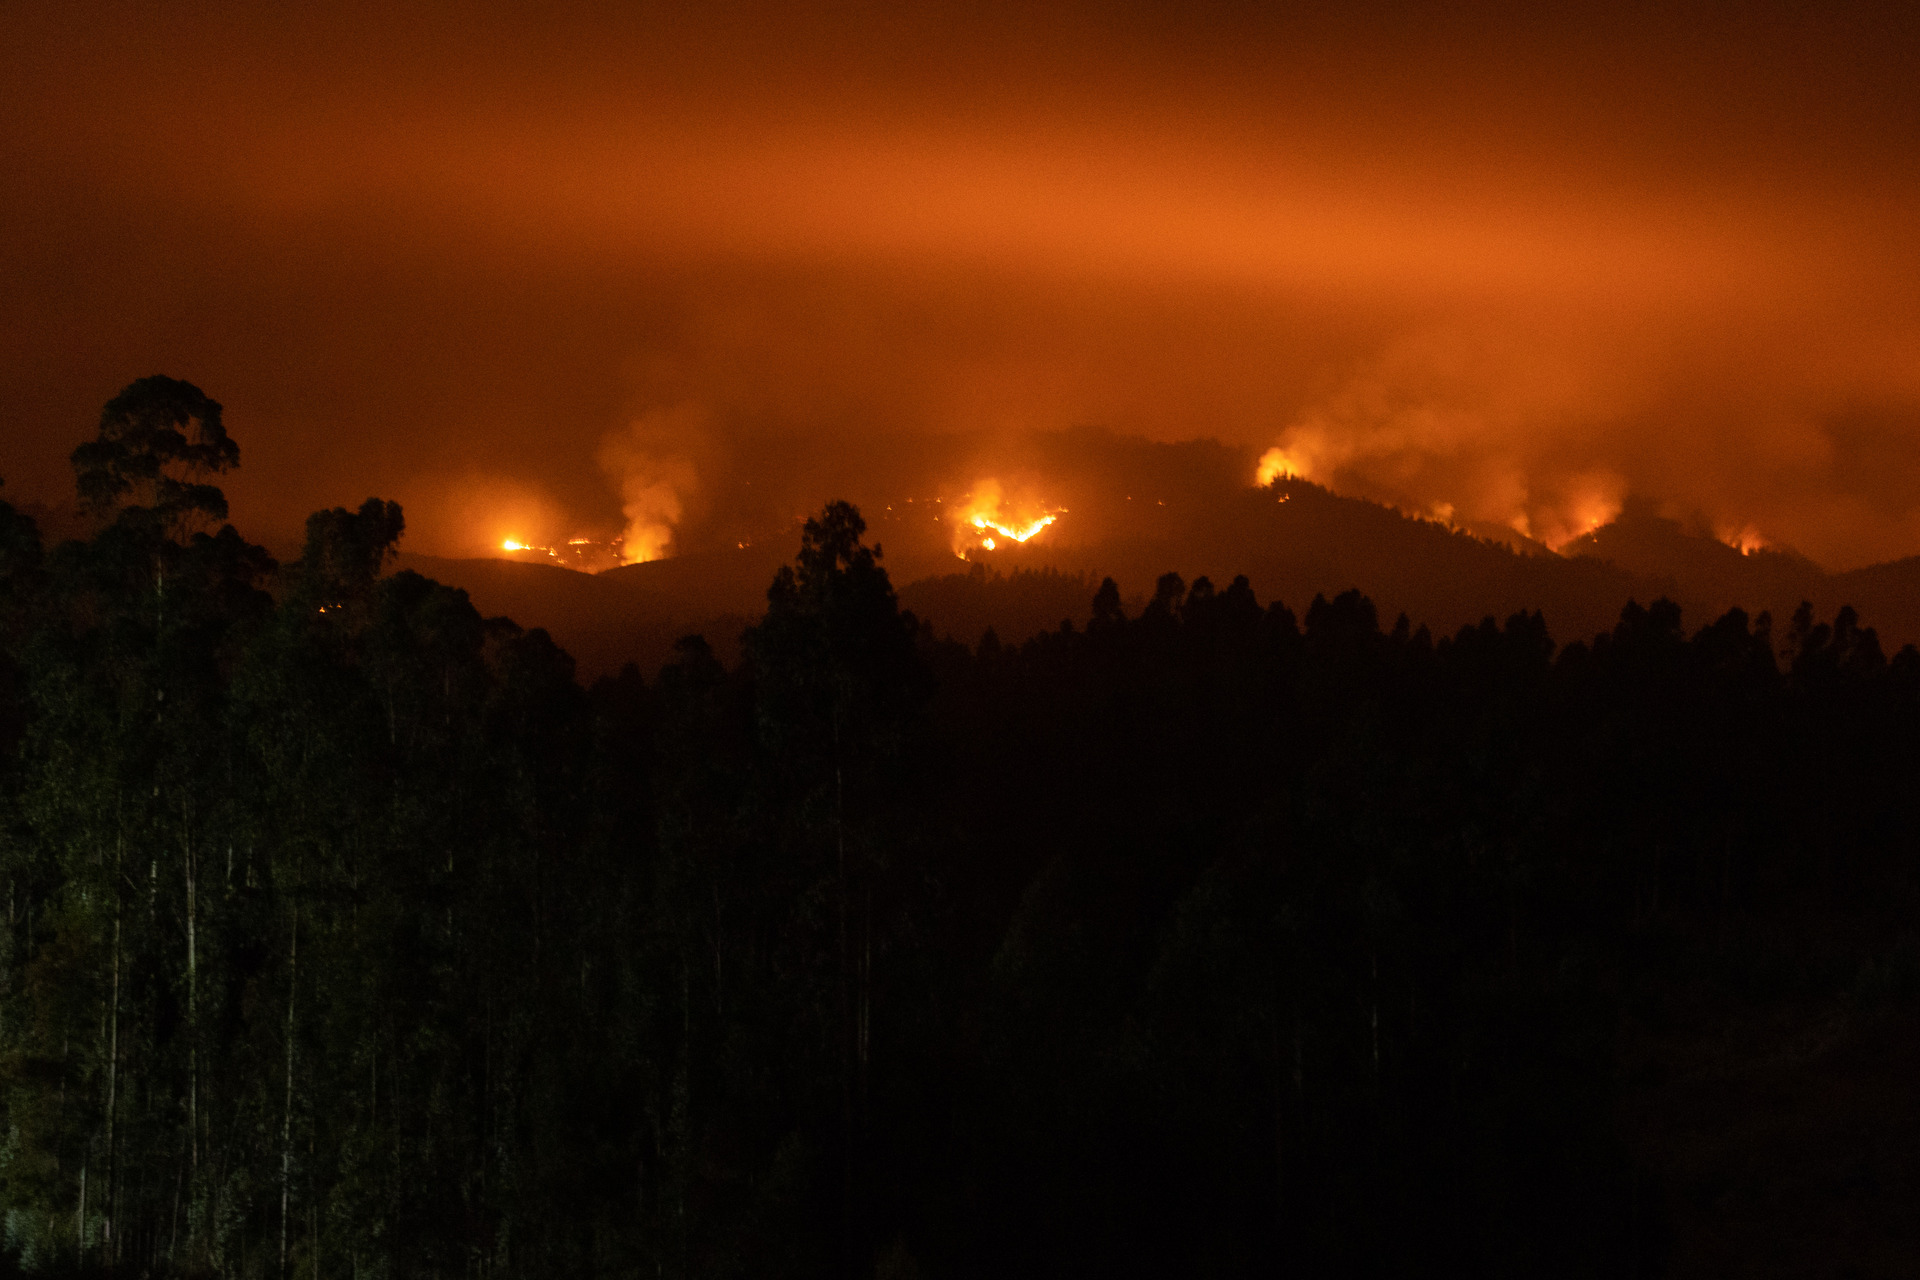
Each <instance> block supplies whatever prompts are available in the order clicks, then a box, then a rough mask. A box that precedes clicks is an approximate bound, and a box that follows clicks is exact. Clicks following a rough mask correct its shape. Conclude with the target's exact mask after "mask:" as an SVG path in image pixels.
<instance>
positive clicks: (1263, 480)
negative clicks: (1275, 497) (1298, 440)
mask: <svg viewBox="0 0 1920 1280" xmlns="http://www.w3.org/2000/svg"><path fill="white" fill-rule="evenodd" d="M1306 474H1307V464H1306V461H1305V459H1303V458H1300V457H1296V456H1295V455H1293V454H1290V453H1288V452H1287V451H1286V450H1285V449H1282V448H1280V447H1279V446H1277V445H1276V446H1275V447H1273V448H1271V449H1269V450H1267V451H1266V452H1265V453H1263V454H1261V455H1260V465H1259V467H1258V468H1257V469H1255V471H1254V473H1253V482H1254V483H1255V484H1256V485H1258V486H1259V487H1260V488H1262V489H1264V488H1266V487H1267V486H1268V485H1270V484H1272V483H1273V482H1274V481H1275V480H1279V479H1281V478H1283V477H1285V476H1299V477H1301V478H1302V479H1305V478H1306Z"/></svg>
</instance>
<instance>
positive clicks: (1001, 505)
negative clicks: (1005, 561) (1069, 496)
mask: <svg viewBox="0 0 1920 1280" xmlns="http://www.w3.org/2000/svg"><path fill="white" fill-rule="evenodd" d="M1065 513H1066V510H1065V508H1063V507H1052V508H1049V507H1044V506H1040V505H1038V504H1034V503H1021V502H1012V501H1009V500H1008V498H1007V496H1006V492H1005V490H1004V489H1003V488H1002V486H1001V484H1000V482H999V481H998V480H982V481H979V482H978V483H977V484H975V485H974V487H973V492H972V493H970V494H967V495H966V496H965V498H963V499H962V500H961V501H960V502H957V503H955V504H953V505H952V506H951V507H949V508H948V510H947V519H948V520H949V521H950V522H951V524H952V526H953V554H955V555H957V556H959V557H960V558H961V559H962V560H965V559H967V558H968V556H969V555H970V554H971V553H972V552H975V551H993V550H996V549H998V548H1000V547H1002V546H1004V545H1007V544H1009V543H1013V544H1019V543H1024V542H1027V541H1030V540H1031V539H1032V538H1034V537H1035V536H1037V535H1038V534H1039V533H1040V531H1041V530H1043V529H1046V528H1049V527H1051V526H1052V525H1053V524H1054V523H1055V522H1056V521H1057V520H1058V519H1059V518H1060V516H1062V515H1064V514H1065Z"/></svg>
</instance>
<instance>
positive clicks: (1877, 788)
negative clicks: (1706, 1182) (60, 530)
mask: <svg viewBox="0 0 1920 1280" xmlns="http://www.w3.org/2000/svg"><path fill="white" fill-rule="evenodd" d="M219 413H220V410H219V406H218V405H216V404H213V403H212V402H211V401H209V400H207V399H206V398H205V397H204V396H201V395H200V394H199V393H198V392H197V391H196V390H195V389H193V388H191V387H189V386H187V384H184V383H173V382H171V381H169V380H166V379H147V380H143V381H142V382H140V383H136V384H134V385H133V386H132V387H130V388H128V390H127V392H125V393H123V394H122V396H121V397H119V398H117V399H116V400H115V401H114V402H113V403H112V404H110V405H109V406H108V407H107V410H106V413H105V414H104V415H103V419H102V426H101V433H100V437H99V439H98V440H97V441H95V442H92V443H90V444H89V445H86V446H83V447H82V448H81V449H80V450H79V451H77V452H76V455H75V464H76V468H77V470H78V473H79V477H80V481H81V488H82V494H83V497H85V498H86V499H87V501H88V502H89V503H90V505H91V506H92V507H93V509H94V510H95V511H96V513H97V515H98V519H99V521H100V532H99V533H98V534H97V535H96V536H94V537H93V538H91V539H90V540H88V541H84V542H69V543H66V544H64V545H61V546H58V547H53V548H43V547H42V546H41V545H40V542H39V539H38V535H37V533H36V531H35V530H34V528H33V527H32V524H31V522H30V521H27V520H25V519H24V518H23V517H20V516H17V515H16V514H15V513H14V512H13V510H12V509H11V508H10V507H6V506H5V505H4V504H0V878H3V879H4V882H5V883H4V892H5V895H6V913H7V914H6V928H5V930H4V931H0V1106H3V1107H4V1126H5V1129H4V1144H3V1145H0V1203H3V1204H4V1211H5V1212H4V1233H5V1234H4V1248H5V1257H6V1265H8V1266H9V1267H14V1268H18V1269H23V1270H26V1271H30V1272H35V1273H43V1274H45V1273H73V1272H76V1271H80V1272H88V1273H105V1272H114V1273H124V1274H127V1275H214V1274H218V1275H223V1276H235V1277H242V1276H244V1277H273V1278H279V1277H290V1276H296V1275H298V1276H316V1277H318V1276H330V1277H332V1276H338V1277H348V1276H352V1277H363V1276H394V1277H398V1276H423V1275H440V1276H455V1275H499V1276H529V1277H538V1276H554V1277H559V1276H569V1277H572V1276H599V1275H605V1276H628V1275H641V1274H644V1275H649V1276H653V1275H670V1276H691V1275H701V1276H725V1275H738V1276H778V1275H796V1276H827V1275H841V1276H866V1275H876V1274H877V1275H881V1276H889V1277H904V1276H919V1275H924V1276H947V1275H954V1276H989V1275H991V1276H1006V1275H1034V1276H1042V1275H1044V1276H1054V1275H1062V1274H1089V1275H1143V1276H1144V1275H1155V1276H1159V1275H1199V1274H1208V1275H1243V1274H1244V1275H1252V1274H1272V1273H1274V1272H1276V1271H1282V1270H1285V1271H1289V1272H1291V1273H1296V1274H1303V1275H1383V1276H1384V1275H1392V1276H1405V1275H1423V1274H1426V1275H1438V1274H1447V1275H1452V1274H1479V1275H1512V1276H1538V1275H1596V1276H1599V1275H1607V1276H1626V1275H1642V1274H1653V1273H1657V1272H1658V1271H1659V1270H1660V1269H1661V1266H1662V1264H1663V1260H1664V1258H1665V1257H1666V1255H1667V1245H1668V1239H1669V1236H1670V1225H1669V1216H1670V1215H1669V1208H1668V1205H1667V1202H1666V1198H1665V1195H1664V1192H1663V1190H1662V1188H1663V1182H1662V1171H1661V1170H1660V1169H1659V1168H1657V1167H1650V1166H1649V1165H1648V1163H1647V1160H1646V1159H1645V1158H1644V1156H1643V1154H1641V1153H1640V1152H1639V1151H1638V1149H1637V1148H1636V1147H1635V1145H1634V1143H1633V1142H1632V1141H1631V1140H1630V1135H1629V1134H1628V1133H1627V1132H1626V1131H1625V1130H1624V1128H1623V1126H1622V1123H1621V1122H1620V1111H1619V1102H1620V1099H1621V1097H1622V1095H1623V1092H1624V1091H1627V1090H1631V1089H1633V1088H1635V1087H1637V1085H1636V1083H1635V1078H1634V1076H1633V1074H1632V1069H1631V1068H1632V1064H1631V1062H1630V1061H1629V1059H1630V1058H1631V1057H1632V1053H1631V1050H1632V1047H1633V1046H1634V1045H1636V1044H1638V1043H1641V1042H1642V1041H1644V1039H1645V1035H1646V1033H1645V1028H1647V1027H1649V1026H1654V1027H1657V1026H1658V1025H1659V1024H1660V1022H1661V1019H1662V1018H1664V1017H1668V1016H1670V1012H1671V1009H1672V1007H1673V1000H1672V993H1674V992H1675V991H1678V990H1682V989H1688V990H1691V989H1693V988H1696V987H1698V986H1699V985H1700V984H1703V983H1704V984H1719V985H1720V986H1721V987H1726V988H1729V989H1738V990H1741V991H1743V992H1747V993H1750V994H1754V995H1755V997H1756V998H1761V999H1764V998H1767V997H1768V993H1770V992H1777V991H1785V990H1788V989H1790V988H1791V989H1794V990H1802V989H1807V988H1809V987H1818V988H1834V989H1838V988H1848V989H1849V990H1853V989H1857V988H1859V985H1860V974H1861V973H1862V972H1871V973H1873V974H1875V975H1878V977H1877V978H1876V979H1875V981H1876V982H1877V983H1878V984H1879V985H1878V987H1877V988H1876V990H1879V991H1881V992H1882V993H1888V992H1890V993H1892V994H1893V995H1894V996H1895V997H1898V998H1902V999H1911V998H1912V996H1913V984H1914V981H1915V977H1916V974H1915V971H1914V970H1915V954H1916V953H1915V947H1914V939H1915V934H1914V931H1913V930H1914V926H1913V924H1912V921H1913V920H1914V919H1915V918H1916V917H1915V915H1914V908H1915V906H1916V905H1920V875H1916V862H1915V854H1916V849H1915V841H1914V835H1913V833H1914V832H1915V831H1916V830H1920V813H1916V808H1920V788H1916V787H1914V785H1913V782H1912V780H1913V778H1914V777H1916V776H1920V655H1916V654H1915V652H1914V651H1913V650H1911V649H1907V650H1904V651H1902V652H1901V653H1900V654H1899V655H1897V656H1896V657H1894V658H1893V659H1892V660H1891V661H1889V660H1888V659H1886V658H1885V657H1884V656H1883V655H1882V653H1881V652H1880V649H1879V646H1878V644H1877V642H1876V640H1875V638H1874V634H1873V632H1872V631H1871V630H1867V629H1863V628H1862V627H1861V626H1860V625H1859V622H1858V620H1857V619H1856V618H1855V617H1854V616H1853V614H1852V613H1851V611H1842V612H1841V614H1840V616H1839V617H1838V618H1836V619H1835V620H1834V621H1832V622H1831V623H1827V622H1825V621H1818V620H1816V619H1814V618H1813V617H1812V615H1811V611H1810V610H1803V611H1802V612H1801V613H1800V614H1799V615H1797V616H1796V617H1794V618H1793V619H1792V620H1791V622H1790V623H1789V624H1787V625H1786V626H1785V627H1783V628H1780V629H1778V630H1776V629H1773V628H1771V627H1770V625H1769V622H1768V620H1767V619H1765V618H1764V617H1763V618H1761V619H1759V620H1758V621H1755V620H1750V619H1748V618H1747V617H1745V616H1744V615H1741V614H1739V613H1731V614H1728V615H1727V616H1726V617H1724V618H1721V619H1720V620H1718V621H1716V622H1713V623H1712V624H1711V625H1709V626H1706V627H1705V628H1704V629H1701V630H1698V631H1696V632H1693V633H1691V634H1689V633H1688V631H1687V630H1686V629H1685V628H1684V627H1683V625H1682V619H1681V618H1680V616H1679V613H1678V611H1677V610H1676V609H1675V608H1673V607H1672V606H1670V605H1668V604H1666V603H1664V602H1657V603H1655V604H1653V605H1652V606H1650V607H1646V608H1642V607H1640V606H1638V605H1629V606H1628V607H1627V608H1626V610H1625V611H1624V612H1623V614H1622V615H1621V618H1620V622H1619V625H1618V626H1617V627H1615V628H1614V630H1613V631H1612V632H1611V633H1609V634H1606V635H1602V636H1598V637H1596V638H1594V639H1592V640H1591V641H1589V642H1584V643H1573V644H1570V645H1567V646H1565V647H1556V644H1555V642H1554V640H1553V639H1552V638H1551V636H1550V635H1549V632H1548V629H1547V623H1546V621H1545V620H1543V619H1542V618H1541V617H1540V616H1538V615H1525V614H1522V615H1517V616H1515V617H1513V618H1510V619H1508V620H1507V621H1506V622H1505V623H1504V624H1496V623H1495V622H1494V621H1492V620H1488V621H1487V622H1486V623H1485V624H1483V625H1481V626H1479V627H1477V628H1470V629H1467V630H1463V631H1461V632H1460V633H1459V634H1457V635H1452V636H1446V637H1442V638H1439V639H1437V640H1436V639H1434V638H1432V637H1430V636H1429V635H1428V634H1427V633H1426V631H1425V630H1415V629H1412V628H1410V627H1409V625H1408V623H1407V621H1406V620H1405V619H1404V618H1403V619H1400V620H1399V621H1398V622H1397V623H1395V624H1393V625H1391V626H1388V627H1386V628H1384V629H1383V627H1382V626H1381V624H1380V620H1379V619H1378V618H1376V616H1375V614H1374V609H1373V606H1372V605H1371V604H1370V603H1369V602H1368V601H1367V600H1366V599H1364V598H1363V597H1361V596H1359V595H1358V594H1356V593H1348V594H1346V595H1341V596H1338V597H1336V598H1334V599H1332V600H1327V599H1324V598H1316V599H1315V600H1313V602H1312V603H1311V605H1310V606H1308V607H1307V608H1306V609H1305V611H1304V615H1303V616H1296V615H1295V614H1294V613H1293V612H1291V611H1290V610H1288V609H1287V608H1286V607H1284V606H1282V605H1280V604H1279V603H1271V604H1267V605H1264V606H1263V605H1262V604H1261V603H1260V602H1259V601H1258V600H1257V599H1256V598H1255V595H1254V593H1253V590H1252V589H1251V587H1250V586H1249V585H1248V583H1247V582H1246V581H1245V580H1244V579H1241V580H1236V581H1235V582H1233V583H1232V584H1231V585H1230V586H1228V587H1226V588H1224V589H1216V588H1215V587H1214V586H1213V585H1212V584H1210V583H1208V582H1206V581H1204V580H1202V581H1200V582H1196V583H1194V584H1192V585H1191V586H1188V585H1187V584H1184V583H1182V582H1181V581H1180V580H1179V579H1177V578H1174V577H1172V576H1171V575H1169V576H1168V577H1166V578H1163V579H1162V580H1161V581H1160V582H1159V584H1158V588H1157V590H1156V592H1155V594H1154V596H1153V598H1152V600H1151V603H1149V604H1148V605H1147V606H1146V608H1145V610H1144V612H1143V613H1141V614H1140V615H1139V616H1137V617H1128V616H1127V615H1126V613H1125V611H1124V610H1123V609H1122V607H1121V602H1120V595H1119V592H1118V590H1117V589H1116V587H1115V586H1114V584H1113V583H1111V582H1108V583H1105V584H1103V585H1102V586H1101V588H1100V590H1099V594H1098V596H1097V597H1096V598H1095V601H1094V609H1093V617H1092V621H1091V622H1090V623H1089V624H1088V625H1087V626H1086V627H1084V628H1078V629H1076V628H1073V627H1071V626H1064V627H1062V628H1061V629H1060V630H1059V631H1056V632H1051V633H1048V634H1044V635H1041V636H1039V637H1038V638H1036V639H1034V640H1032V641H1031V642H1029V643H1027V644H1024V645H1022V646H1021V647H1019V648H1018V649H1017V650H1015V649H1008V648H1003V647H1001V646H1000V645H999V644H998V642H997V641H996V640H995V639H994V638H993V637H992V636H991V634H989V635H988V636H986V637H984V638H983V639H982V641H981V642H980V643H979V645H978V646H976V647H974V648H971V649H969V648H967V647H964V646H961V645H957V644H954V643H951V642H937V641H935V640H934V639H933V638H932V635H933V633H932V630H931V628H929V627H928V626H926V625H925V624H922V623H919V622H916V620H915V619H914V618H913V617H912V616H911V615H907V614H903V613H902V612H901V611H900V610H899V609H898V608H897V605H896V602H895V598H894V594H893V591H892V588H891V585H890V584H889V582H888V579H887V576H886V573H885V570H884V568H883V567H882V564H881V561H880V558H879V555H878V553H877V551H875V550H871V549H869V548H868V547H866V546H865V545H864V544H863V542H862V537H863V534H864V525H863V523H862V521H861V519H860V517H859V514H858V513H857V512H856V511H854V510H853V509H852V508H851V507H849V506H847V505H845V504H834V505H832V506H829V507H828V508H827V509H826V510H825V511H824V512H823V513H822V514H821V515H820V516H819V517H818V518H816V519H814V520H811V521H809V522H808V523H807V525H806V528H805V532H804V536H803V540H802V544H801V547H800V550H799V555H798V558H797V560H796V562H795V563H794V565H792V566H791V567H790V568H788V569H785V570H782V571H781V573H780V575H779V577H778V578H777V579H776V580H775V581H774V583H773V584H772V587H771V588H770V590H769V592H768V604H767V610H766V613H765V616H764V617H763V618H762V620H761V621H760V622H759V623H757V624H756V625H755V626H754V627H753V628H752V629H751V630H750V631H749V632H748V633H747V635H746V637H745V638H744V642H743V646H742V653H743V657H742V659H741V661H740V662H739V663H738V664H737V665H736V666H735V667H733V668H731V669H729V668H726V667H724V666H723V665H722V664H721V663H720V662H719V661H718V660H717V659H716V658H715V657H714V656H713V653H712V651H711V650H710V649H709V647H708V646H707V645H706V643H705V642H704V641H701V640H698V639H689V640H687V641H685V642H683V643H682V645H681V647H680V649H679V651H678V654H677V660H676V661H675V662H674V663H673V664H671V665H669V666H668V667H667V668H665V669H664V670H663V671H662V672H660V674H659V676H658V678H657V679H656V680H654V681H652V682H647V681H644V680H643V679H642V678H641V676H640V674H639V673H638V672H637V671H635V670H633V669H631V668H629V669H628V670H627V671H626V672H624V673H622V674H621V675H620V676H619V677H617V678H613V679H608V680H602V681H600V682H598V683H596V684H594V685H593V686H592V687H591V688H588V689H582V688H581V687H579V685H578V684H577V683H576V682H575V680H574V677H573V669H572V664H571V662H570V660H569V659H568V657H567V656H566V654H565V653H563V652H561V651H560V650H559V649H557V648H556V647H555V646H554V645H553V644H552V643H551V642H550V641H549V640H548V638H547V637H546V635H545V633H543V632H540V631H523V630H521V629H520V628H518V627H516V626H515V625H513V624H512V623H510V622H507V621H505V620H502V619H483V618H481V617H480V616H479V615H478V614H477V613H476V612H475V611H474V610H473V608H472V607H471V606H470V605H469V604H468V602H467V599H466V597H465V596H464V594H463V593H461V592H458V591H453V590H450V589H448V588H445V587H442V586H439V585H437V584H435V583H433V582H431V581H429V580H427V579H425V578H422V577H420V576H418V575H416V574H413V573H408V572H401V573H395V574H388V575H383V573H382V569H383V566H384V565H385V564H386V562H387V560H388V558H389V555H390V553H391V552H392V550H393V547H394V545H395V543H396V541H397V539H398V538H399V536H400V534H401V531H402V528H403V521H402V517H401V513H400V511H399V509H398V507H396V506H394V505H392V504H389V503H384V502H380V501H378V500H369V501H368V502H367V503H366V504H365V505H364V506H362V507H361V508H360V509H359V510H358V511H347V510H344V509H336V510H333V511H326V512H320V513H317V514H315V515H314V516H313V517H312V518H311V519H310V520H309V522H308V537H307V544H306V548H305V552H304V554H303V555H302V557H301V559H300V560H299V561H298V562H297V563H294V564H291V565H285V566H276V565H275V564H274V563H273V562H272V561H271V560H270V559H269V558H268V557H267V555H266V554H265V553H264V552H263V551H262V550H261V549H260V548H258V547H254V546H251V545H249V544H248V543H246V542H245V541H244V539H242V538H241V537H240V535H239V534H237V533H236V532H235V531H234V530H233V529H232V527H231V526H229V525H225V524H223V523H221V522H222V521H223V520H224V517H225V502H224V499H223V498H221V497H220V494H219V491H218V490H217V489H215V488H213V487H212V486H211V484H210V483H209V480H210V478H211V477H212V476H213V475H215V474H217V473H218V472H220V471H223V470H225V469H226V468H227V467H229V466H231V465H233V463H234V462H235V461H236V460H237V450H235V449H233V448H232V447H231V442H230V441H229V440H228V439H227V437H226V434H225V432H224V429H223V428H222V426H221V423H220V419H219ZM215 525H218V528H217V531H211V530H213V528H214V526H215ZM1863 966H1864V968H1863ZM1850 984H1851V985H1850Z"/></svg>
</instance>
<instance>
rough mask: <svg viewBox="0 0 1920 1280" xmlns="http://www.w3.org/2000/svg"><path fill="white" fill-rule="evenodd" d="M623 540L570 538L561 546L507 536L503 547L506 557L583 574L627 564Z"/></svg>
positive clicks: (501, 547) (502, 542) (502, 544)
mask: <svg viewBox="0 0 1920 1280" xmlns="http://www.w3.org/2000/svg"><path fill="white" fill-rule="evenodd" d="M622 541H623V540H622V539H620V538H615V539H613V541H611V542H601V541H599V540H598V539H596V538H568V539H567V540H566V541H565V542H563V543H561V544H559V545H558V546H543V545H541V544H540V543H537V542H526V541H522V540H521V539H519V538H506V539H503V540H502V541H501V543H500V550H501V551H503V552H505V553H506V558H507V559H509V560H518V561H520V562H521V563H523V564H550V565H555V566H558V567H559V568H562V569H573V570H577V571H578V572H580V573H598V572H600V571H601V570H602V569H611V568H613V567H614V566H616V565H620V564H624V563H626V560H625V557H624V555H623V554H622V552H623V547H622V545H621V543H622Z"/></svg>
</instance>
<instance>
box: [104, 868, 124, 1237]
mask: <svg viewBox="0 0 1920 1280" xmlns="http://www.w3.org/2000/svg"><path fill="white" fill-rule="evenodd" d="M113 869H114V876H113V1000H112V1004H111V1011H110V1013H109V1014H108V1018H107V1216H106V1224H105V1226H106V1233H105V1236H104V1238H103V1240H102V1241H101V1243H102V1245H103V1246H104V1247H105V1249H106V1254H107V1266H108V1267H109V1268H111V1267H112V1266H113V1264H114V1259H115V1257H116V1256H117V1254H118V1252H119V1250H118V1246H117V1244H116V1242H115V1240H114V1238H113V1226H114V1217H115V1216H116V1215H117V1214H118V1212H119V1194H118V1186H119V1182H118V1177H117V1174H118V1172H119V1168H118V1153H119V1125H118V1120H119V1113H120V1106H119V1103H120V912H121V898H120V856H119V850H118V848H116V849H115V851H114V859H113Z"/></svg>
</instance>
